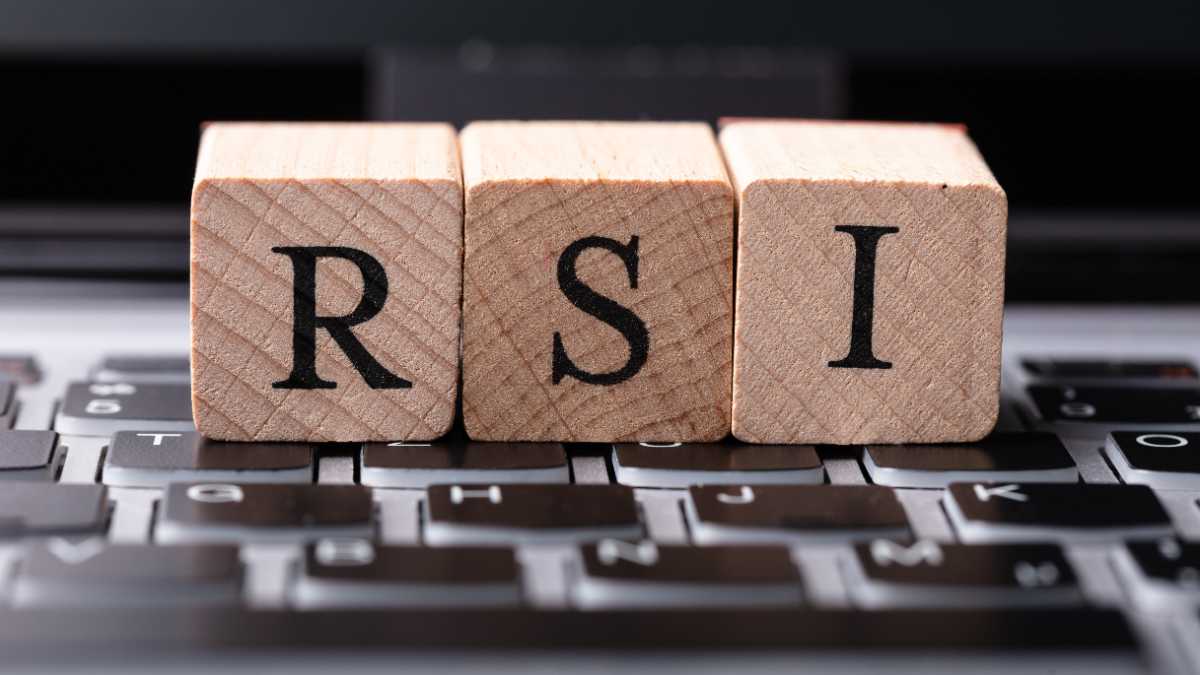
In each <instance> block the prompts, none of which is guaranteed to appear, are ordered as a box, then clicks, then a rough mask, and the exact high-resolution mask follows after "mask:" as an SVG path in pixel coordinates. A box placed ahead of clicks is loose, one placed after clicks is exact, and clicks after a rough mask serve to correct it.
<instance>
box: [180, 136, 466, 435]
mask: <svg viewBox="0 0 1200 675" xmlns="http://www.w3.org/2000/svg"><path fill="white" fill-rule="evenodd" d="M460 175H461V174H460V168H459V163H458V152H457V141H456V138H455V135H454V130H453V129H452V128H451V127H450V126H448V125H440V124H213V125H210V126H209V127H208V128H207V129H206V130H205V133H204V137H203V140H202V142H201V151H200V158H199V161H198V165H197V174H196V182H195V186H194V189H193V194H192V227H191V230H192V231H191V245H192V277H191V282H192V285H191V293H192V398H193V401H192V403H193V414H194V417H195V421H196V426H197V429H198V430H199V431H200V432H201V433H203V434H204V435H206V436H208V437H210V438H215V439H219V440H235V441H271V440H275V441H290V440H303V441H315V442H320V441H337V442H354V441H369V440H428V439H432V438H436V437H438V436H440V435H442V434H444V433H445V432H446V431H447V430H448V429H449V427H450V425H451V423H452V422H453V417H454V407H455V406H454V403H455V397H456V395H457V381H458V373H459V350H458V347H459V324H460V300H461V290H462V267H461V260H462V184H461V181H460ZM306 270H310V271H311V276H309V275H308V273H306ZM305 279H308V280H309V281H307V282H305ZM305 288H309V289H311V290H305ZM297 298H301V300H299V301H298V300H297ZM304 298H307V300H304ZM306 303H307V305H306ZM301 316H309V317H310V318H309V320H308V321H303V320H300V319H298V317H301ZM306 326H307V327H306ZM306 336H311V337H306ZM306 352H308V353H311V354H312V361H311V362H310V363H311V367H310V368H308V369H306V368H305V367H304V364H305V363H306V361H307V357H305V356H304V354H305V353H306ZM360 352H365V353H366V357H364V356H363V355H362V354H361V353H360ZM329 383H332V385H334V386H332V387H330V386H329Z"/></svg>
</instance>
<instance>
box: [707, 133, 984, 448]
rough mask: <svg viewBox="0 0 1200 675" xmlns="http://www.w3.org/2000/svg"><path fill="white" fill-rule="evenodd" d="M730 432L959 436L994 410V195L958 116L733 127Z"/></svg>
mask: <svg viewBox="0 0 1200 675" xmlns="http://www.w3.org/2000/svg"><path fill="white" fill-rule="evenodd" d="M721 145H722V148H723V149H724V151H725V157H726V161H727V163H728V166H729V170H730V174H731V178H732V179H733V182H734V185H735V187H736V190H737V194H738V208H739V216H738V270H737V318H736V328H735V348H734V379H733V383H734V384H733V433H734V435H735V436H737V437H738V438H739V439H741V440H744V441H749V442H757V443H835V444H855V443H918V442H926V443H930V442H943V441H975V440H978V439H979V438H982V437H983V436H984V435H986V434H987V433H988V431H990V430H991V428H992V427H993V426H994V424H995V421H996V417H997V411H998V406H999V382H1000V334H1001V314H1002V305H1003V296H1004V237H1005V227H1006V220H1007V200H1006V197H1005V194H1004V192H1003V190H1001V189H1000V186H999V185H998V184H997V183H996V180H995V179H994V178H993V177H992V174H991V172H990V171H989V170H988V167H987V165H986V164H985V163H984V161H983V159H982V158H981V157H980V155H979V153H978V151H977V150H976V149H975V146H974V145H973V144H972V143H971V141H970V139H969V138H968V137H967V135H966V133H965V130H964V129H963V128H961V127H957V126H950V125H936V124H882V123H879V124H876V123H845V122H841V123H839V122H815V121H811V122H809V121H747V122H733V123H730V124H729V125H728V126H726V127H725V128H724V129H723V130H722V132H721Z"/></svg>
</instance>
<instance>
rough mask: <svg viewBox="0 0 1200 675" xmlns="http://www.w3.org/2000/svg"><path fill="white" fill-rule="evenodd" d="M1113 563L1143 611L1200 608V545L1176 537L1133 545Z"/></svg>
mask: <svg viewBox="0 0 1200 675" xmlns="http://www.w3.org/2000/svg"><path fill="white" fill-rule="evenodd" d="M1113 563H1114V566H1115V567H1116V569H1117V571H1118V572H1119V573H1120V574H1121V575H1122V576H1123V577H1124V579H1125V580H1126V582H1127V583H1129V584H1130V586H1131V588H1130V593H1129V596H1130V598H1131V599H1132V600H1133V601H1134V602H1136V603H1137V604H1138V606H1139V607H1140V608H1143V609H1149V610H1164V609H1170V608H1173V607H1180V606H1181V605H1183V606H1196V605H1200V543H1192V542H1182V541H1180V540H1178V539H1176V538H1175V537H1163V538H1161V539H1158V540H1140V541H1129V542H1126V543H1125V545H1124V546H1122V547H1121V548H1120V549H1118V550H1117V551H1116V553H1115V554H1114V556H1113Z"/></svg>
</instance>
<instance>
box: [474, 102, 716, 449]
mask: <svg viewBox="0 0 1200 675" xmlns="http://www.w3.org/2000/svg"><path fill="white" fill-rule="evenodd" d="M460 142H461V145H462V151H463V175H464V177H465V185H466V204H467V207H466V208H467V214H466V224H465V247H466V252H465V271H464V275H465V278H464V284H465V285H464V289H463V415H464V422H465V425H466V429H467V432H468V434H469V435H470V436H471V437H472V438H474V439H477V440H507V441H518V440H528V441H596V442H605V441H617V440H627V441H687V440H694V441H700V440H716V439H719V438H721V437H723V436H724V435H726V434H727V433H728V431H729V408H730V386H731V384H730V383H731V380H730V378H731V368H732V327H733V324H732V321H733V313H732V308H733V298H732V280H733V277H732V273H733V270H732V257H733V209H734V199H733V193H732V189H731V186H730V184H729V182H728V179H727V177H726V173H725V169H724V166H723V163H722V160H721V157H720V153H719V151H718V149H717V146H716V143H715V140H714V138H713V136H712V132H711V131H710V130H709V129H708V128H707V127H706V126H705V125H702V124H658V123H520V122H515V123H476V124H472V125H470V126H468V127H467V128H466V129H465V130H464V131H463V133H462V135H461V137H460ZM556 336H557V337H556ZM556 343H557V346H556Z"/></svg>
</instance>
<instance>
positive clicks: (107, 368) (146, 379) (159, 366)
mask: <svg viewBox="0 0 1200 675" xmlns="http://www.w3.org/2000/svg"><path fill="white" fill-rule="evenodd" d="M91 379H92V381H93V382H129V383H132V384H154V383H159V384H163V383H187V382H190V381H191V366H190V365H189V364H188V357H186V356H108V357H105V358H104V360H103V361H101V362H100V363H99V364H98V365H97V366H96V367H95V369H93V370H92V376H91Z"/></svg>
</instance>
